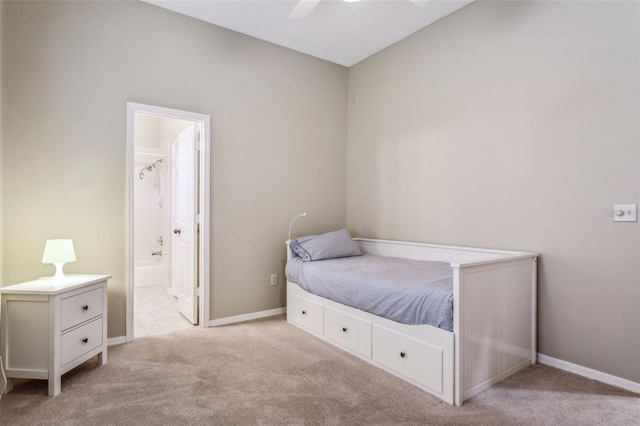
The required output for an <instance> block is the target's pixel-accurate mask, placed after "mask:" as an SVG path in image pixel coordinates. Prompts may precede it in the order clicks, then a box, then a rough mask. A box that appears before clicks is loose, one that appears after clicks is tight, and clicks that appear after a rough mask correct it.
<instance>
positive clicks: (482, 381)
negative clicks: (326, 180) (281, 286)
mask: <svg viewBox="0 0 640 426" xmlns="http://www.w3.org/2000/svg"><path fill="white" fill-rule="evenodd" d="M354 241H355V242H356V244H357V245H358V247H359V249H360V250H361V251H362V252H363V253H365V254H372V255H378V256H392V257H400V258H407V259H414V260H434V261H444V262H449V263H450V264H451V267H452V268H453V300H454V302H453V320H454V322H453V332H450V331H446V330H442V329H440V328H437V327H434V326H431V325H406V324H401V323H398V322H395V321H391V320H388V319H385V318H382V317H380V316H377V315H373V314H370V313H368V312H364V311H361V310H358V309H355V308H352V307H350V306H346V305H343V304H340V303H337V302H334V301H332V300H329V299H326V298H323V297H319V296H316V295H314V294H311V293H308V292H306V291H305V290H303V289H302V288H301V287H300V286H299V285H297V284H295V283H293V282H290V281H287V321H288V322H290V323H291V324H293V325H296V326H298V327H300V328H302V329H303V330H305V331H308V332H311V333H312V334H314V335H316V336H319V337H321V338H323V339H325V340H327V341H329V342H331V343H333V344H335V345H336V346H338V347H340V348H342V349H344V350H346V351H348V352H350V353H352V354H354V355H356V356H358V357H360V358H362V359H364V360H366V361H368V362H371V363H372V364H374V365H376V366H378V367H380V368H382V369H384V370H386V371H388V372H390V373H392V374H394V375H396V376H398V377H400V378H402V379H403V380H405V381H407V382H409V383H411V384H413V385H415V386H417V387H419V388H421V389H423V390H425V391H427V392H429V393H431V394H433V395H435V396H437V397H439V398H441V399H442V400H444V401H445V402H448V403H450V404H456V405H461V404H462V403H463V401H465V400H467V399H469V398H471V397H472V396H474V395H476V394H478V393H479V392H481V391H482V390H484V389H487V388H488V387H490V386H492V385H493V384H495V383H497V382H499V381H500V380H503V379H505V378H506V377H508V376H510V375H512V374H513V373H515V372H517V371H518V370H520V369H522V368H524V367H526V366H527V365H529V364H535V362H536V262H537V256H538V254H537V253H527V252H515V251H504V250H489V249H477V248H467V247H452V246H442V245H432V244H421V243H410V242H401V241H388V240H375V239H367V238H354ZM288 243H289V241H287V248H288V249H287V252H288V253H287V259H290V258H291V256H292V252H291V250H290V249H289V245H288Z"/></svg>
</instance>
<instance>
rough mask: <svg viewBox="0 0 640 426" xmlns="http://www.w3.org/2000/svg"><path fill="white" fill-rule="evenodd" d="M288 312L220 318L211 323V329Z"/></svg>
mask: <svg viewBox="0 0 640 426" xmlns="http://www.w3.org/2000/svg"><path fill="white" fill-rule="evenodd" d="M286 312H287V308H276V309H269V310H268V311H260V312H253V313H251V314H244V315H236V316H233V317H226V318H219V319H215V320H211V321H209V327H218V326H221V325H228V324H234V323H237V322H243V321H250V320H254V319H259V318H266V317H272V316H274V315H280V314H284V313H286Z"/></svg>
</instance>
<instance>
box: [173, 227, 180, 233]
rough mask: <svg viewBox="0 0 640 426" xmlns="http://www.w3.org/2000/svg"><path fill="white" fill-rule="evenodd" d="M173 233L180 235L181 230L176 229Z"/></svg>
mask: <svg viewBox="0 0 640 426" xmlns="http://www.w3.org/2000/svg"><path fill="white" fill-rule="evenodd" d="M173 233H174V234H180V233H181V231H180V228H176V229H174V230H173Z"/></svg>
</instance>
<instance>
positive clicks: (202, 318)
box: [125, 102, 211, 342]
mask: <svg viewBox="0 0 640 426" xmlns="http://www.w3.org/2000/svg"><path fill="white" fill-rule="evenodd" d="M136 113H142V114H146V115H156V116H160V117H166V118H179V119H181V120H189V121H193V122H194V123H200V125H201V129H202V135H200V159H199V167H200V176H199V188H198V198H199V205H200V223H199V224H200V231H199V233H198V285H199V287H200V293H199V295H198V296H199V297H200V300H199V301H198V322H199V325H200V327H208V326H209V316H210V315H209V314H210V312H209V297H210V296H209V295H210V285H211V277H210V276H211V268H210V259H211V256H210V254H211V241H210V239H211V238H210V235H211V232H210V226H211V225H210V222H211V197H210V194H211V191H210V186H211V179H210V176H211V168H210V167H211V166H210V157H211V154H210V153H211V128H210V123H211V118H210V116H209V115H206V114H198V113H194V112H188V111H181V110H177V109H171V108H164V107H158V106H154V105H146V104H140V103H135V102H127V158H126V168H127V188H126V194H127V200H126V208H125V210H126V215H127V218H126V231H125V235H126V237H125V240H126V244H125V253H126V262H125V270H126V280H125V282H126V292H127V294H126V341H127V342H131V341H133V297H134V294H133V289H134V286H133V268H134V263H133V262H134V258H133V253H134V249H133V241H134V237H133V203H134V182H135V180H134V179H135V171H134V169H133V168H134V117H135V114H136Z"/></svg>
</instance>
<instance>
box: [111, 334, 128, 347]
mask: <svg viewBox="0 0 640 426" xmlns="http://www.w3.org/2000/svg"><path fill="white" fill-rule="evenodd" d="M125 343H127V337H126V336H120V337H111V338H109V339H107V346H116V345H122V344H125Z"/></svg>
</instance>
